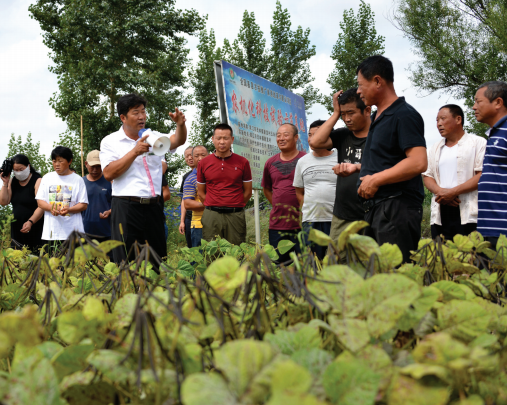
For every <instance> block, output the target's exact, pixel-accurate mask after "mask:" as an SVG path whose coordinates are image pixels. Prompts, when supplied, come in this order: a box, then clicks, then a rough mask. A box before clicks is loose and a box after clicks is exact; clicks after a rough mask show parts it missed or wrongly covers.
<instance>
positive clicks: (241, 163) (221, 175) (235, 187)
mask: <svg viewBox="0 0 507 405" xmlns="http://www.w3.org/2000/svg"><path fill="white" fill-rule="evenodd" d="M251 181H252V171H251V170H250V163H249V162H248V160H247V159H245V158H244V157H242V156H239V155H237V154H235V153H232V152H231V155H230V156H228V157H225V158H221V157H218V156H217V155H215V153H212V154H210V155H209V156H206V157H205V158H204V159H202V160H201V161H200V162H199V165H198V166H197V183H199V184H206V201H204V205H205V206H207V207H231V208H240V207H244V206H245V202H244V201H243V183H249V182H251Z"/></svg>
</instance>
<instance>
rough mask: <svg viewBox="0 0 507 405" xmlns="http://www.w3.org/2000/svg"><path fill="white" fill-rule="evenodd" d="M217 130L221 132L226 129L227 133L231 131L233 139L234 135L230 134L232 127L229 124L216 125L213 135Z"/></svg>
mask: <svg viewBox="0 0 507 405" xmlns="http://www.w3.org/2000/svg"><path fill="white" fill-rule="evenodd" d="M217 129H222V130H227V129H228V130H229V131H231V136H232V137H234V133H233V132H232V127H231V126H230V125H229V124H226V123H222V124H218V125H217V126H215V129H214V130H213V135H215V132H216V130H217Z"/></svg>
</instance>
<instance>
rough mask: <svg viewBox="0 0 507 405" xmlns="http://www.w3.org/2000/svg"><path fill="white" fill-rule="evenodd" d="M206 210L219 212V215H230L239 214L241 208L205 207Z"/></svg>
mask: <svg viewBox="0 0 507 405" xmlns="http://www.w3.org/2000/svg"><path fill="white" fill-rule="evenodd" d="M206 209H207V210H211V211H215V212H219V213H221V214H232V213H233V212H241V211H243V210H244V208H243V207H236V208H235V207H206Z"/></svg>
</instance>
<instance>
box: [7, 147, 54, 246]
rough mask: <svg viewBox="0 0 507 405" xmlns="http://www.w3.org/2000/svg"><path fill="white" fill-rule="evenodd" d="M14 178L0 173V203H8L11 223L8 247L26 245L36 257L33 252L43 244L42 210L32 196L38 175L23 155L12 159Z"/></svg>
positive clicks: (35, 188) (38, 180) (39, 176)
mask: <svg viewBox="0 0 507 405" xmlns="http://www.w3.org/2000/svg"><path fill="white" fill-rule="evenodd" d="M12 161H13V163H14V164H13V170H12V174H13V175H14V177H12V178H10V176H5V175H4V173H1V174H0V177H1V179H2V182H3V185H2V189H0V204H1V205H7V204H12V212H13V214H14V219H15V221H14V222H12V223H11V238H12V243H11V246H12V247H13V248H16V247H18V248H19V247H22V246H28V248H29V249H30V250H31V251H32V253H34V254H36V255H38V254H39V252H38V250H37V249H39V248H40V247H42V245H43V244H44V243H43V241H42V240H41V237H42V228H43V226H44V219H43V214H44V211H42V209H40V208H39V207H38V206H37V200H36V199H35V195H36V194H37V191H38V189H39V184H40V182H41V175H40V174H39V173H37V172H36V171H35V169H34V168H33V167H32V165H31V164H30V161H29V160H28V158H27V157H26V156H25V155H21V154H19V155H16V156H14V157H13V158H12Z"/></svg>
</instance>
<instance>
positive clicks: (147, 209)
mask: <svg viewBox="0 0 507 405" xmlns="http://www.w3.org/2000/svg"><path fill="white" fill-rule="evenodd" d="M164 223H165V217H164V212H163V211H162V209H161V208H160V205H159V204H141V203H137V202H133V201H128V200H123V199H121V198H115V197H113V200H112V203H111V239H114V240H118V241H120V242H125V245H126V246H120V247H118V248H116V249H114V250H113V257H114V261H115V262H116V263H120V262H121V261H122V260H125V259H127V257H126V254H125V249H126V251H127V252H129V251H130V247H131V246H132V245H133V244H134V242H135V241H137V242H138V243H141V244H145V243H148V244H149V245H150V246H151V247H152V248H153V249H154V250H155V252H157V254H158V255H159V256H160V257H165V256H167V244H166V239H165V230H164ZM120 224H121V226H122V229H123V235H122V234H121V233H120ZM133 259H135V253H134V252H133V253H132V254H131V256H129V257H128V260H133Z"/></svg>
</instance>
